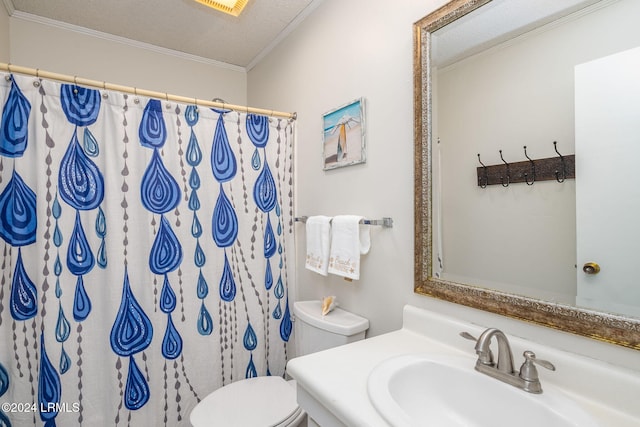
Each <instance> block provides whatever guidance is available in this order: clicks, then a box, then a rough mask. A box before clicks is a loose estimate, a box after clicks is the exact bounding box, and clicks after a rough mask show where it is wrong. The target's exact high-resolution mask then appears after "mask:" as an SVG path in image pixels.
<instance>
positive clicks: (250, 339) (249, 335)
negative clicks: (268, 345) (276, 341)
mask: <svg viewBox="0 0 640 427" xmlns="http://www.w3.org/2000/svg"><path fill="white" fill-rule="evenodd" d="M242 344H243V345H244V348H245V349H246V350H248V351H253V350H255V349H256V347H257V346H258V337H257V336H256V332H255V331H254V330H253V327H252V326H251V323H247V329H245V331H244V337H243V339H242Z"/></svg>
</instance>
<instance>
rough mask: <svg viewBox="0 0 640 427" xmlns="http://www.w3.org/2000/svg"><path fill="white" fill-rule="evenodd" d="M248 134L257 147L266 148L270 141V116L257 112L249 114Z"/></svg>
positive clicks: (247, 120)
mask: <svg viewBox="0 0 640 427" xmlns="http://www.w3.org/2000/svg"><path fill="white" fill-rule="evenodd" d="M246 126H247V135H249V139H250V140H251V142H252V143H253V145H255V146H256V147H257V148H264V147H266V145H267V142H268V141H269V118H268V117H267V116H262V115H257V114H247V119H246Z"/></svg>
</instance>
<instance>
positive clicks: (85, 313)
mask: <svg viewBox="0 0 640 427" xmlns="http://www.w3.org/2000/svg"><path fill="white" fill-rule="evenodd" d="M89 313H91V299H89V294H87V290H86V289H85V288H84V279H83V278H82V276H78V278H77V279H76V291H75V293H74V295H73V318H74V320H75V321H76V322H82V321H83V320H85V319H86V318H87V317H89Z"/></svg>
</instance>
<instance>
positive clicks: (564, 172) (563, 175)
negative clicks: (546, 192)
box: [553, 141, 567, 182]
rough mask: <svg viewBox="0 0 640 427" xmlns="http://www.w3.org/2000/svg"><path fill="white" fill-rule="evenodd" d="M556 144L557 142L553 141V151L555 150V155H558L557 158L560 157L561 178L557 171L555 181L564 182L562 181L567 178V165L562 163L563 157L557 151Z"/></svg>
mask: <svg viewBox="0 0 640 427" xmlns="http://www.w3.org/2000/svg"><path fill="white" fill-rule="evenodd" d="M557 144H558V143H557V141H553V149H554V150H556V153H557V154H558V156H560V162H561V163H562V178H560V174H559V173H558V171H556V181H558V182H564V180H565V179H566V178H567V165H566V164H565V162H564V157H563V156H562V154H560V152H559V151H558V147H557Z"/></svg>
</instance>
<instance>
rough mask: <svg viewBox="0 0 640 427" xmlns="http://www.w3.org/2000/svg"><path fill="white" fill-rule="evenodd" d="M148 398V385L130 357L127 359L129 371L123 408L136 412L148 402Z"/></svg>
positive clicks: (149, 394)
mask: <svg viewBox="0 0 640 427" xmlns="http://www.w3.org/2000/svg"><path fill="white" fill-rule="evenodd" d="M150 396H151V393H150V391H149V384H147V380H146V379H145V378H144V375H143V374H142V372H141V371H140V368H138V365H137V364H136V361H135V359H134V357H133V355H132V356H131V357H129V371H128V372H127V383H126V385H125V388H124V406H125V407H126V408H127V409H129V410H131V411H135V410H138V409H140V408H142V407H143V406H144V405H145V404H146V403H147V402H148V401H149V397H150Z"/></svg>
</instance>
